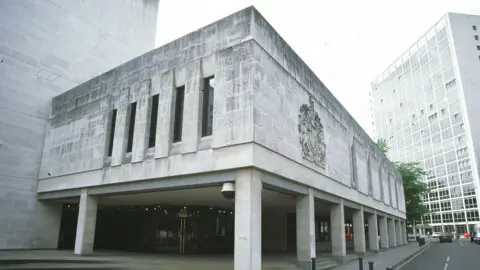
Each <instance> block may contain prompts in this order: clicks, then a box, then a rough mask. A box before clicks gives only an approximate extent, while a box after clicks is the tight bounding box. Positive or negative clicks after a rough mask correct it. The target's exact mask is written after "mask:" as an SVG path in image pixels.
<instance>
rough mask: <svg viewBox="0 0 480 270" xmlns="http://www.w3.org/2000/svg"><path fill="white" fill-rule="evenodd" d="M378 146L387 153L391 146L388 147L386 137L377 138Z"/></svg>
mask: <svg viewBox="0 0 480 270" xmlns="http://www.w3.org/2000/svg"><path fill="white" fill-rule="evenodd" d="M377 146H378V147H379V148H380V150H382V151H383V153H387V152H388V149H390V147H388V145H387V141H386V140H385V139H378V140H377Z"/></svg>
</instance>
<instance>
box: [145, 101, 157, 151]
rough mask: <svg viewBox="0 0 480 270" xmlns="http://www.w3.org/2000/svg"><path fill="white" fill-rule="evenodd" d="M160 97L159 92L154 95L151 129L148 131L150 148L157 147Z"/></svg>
mask: <svg viewBox="0 0 480 270" xmlns="http://www.w3.org/2000/svg"><path fill="white" fill-rule="evenodd" d="M158 97H159V95H158V94H157V95H154V96H152V106H151V110H150V127H149V129H150V130H149V133H148V148H151V147H155V140H156V135H157V120H158Z"/></svg>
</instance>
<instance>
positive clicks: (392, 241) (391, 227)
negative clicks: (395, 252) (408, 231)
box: [387, 218, 397, 247]
mask: <svg viewBox="0 0 480 270" xmlns="http://www.w3.org/2000/svg"><path fill="white" fill-rule="evenodd" d="M387 225H388V244H389V246H390V247H396V246H397V237H396V233H395V222H394V220H393V219H390V218H389V219H387Z"/></svg>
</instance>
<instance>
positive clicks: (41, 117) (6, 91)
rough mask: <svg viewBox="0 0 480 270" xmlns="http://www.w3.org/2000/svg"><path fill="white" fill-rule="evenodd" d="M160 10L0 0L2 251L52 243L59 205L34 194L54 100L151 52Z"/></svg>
mask: <svg viewBox="0 0 480 270" xmlns="http://www.w3.org/2000/svg"><path fill="white" fill-rule="evenodd" d="M157 10H158V0H117V1H115V5H112V3H111V1H109V0H83V1H75V0H35V1H33V0H15V1H10V0H0V37H1V39H0V97H1V98H0V249H22V248H51V247H55V246H56V245H57V241H56V239H57V238H58V236H57V235H54V236H52V235H49V234H48V233H49V232H51V228H52V227H53V228H55V227H58V226H59V224H58V218H59V217H58V215H59V211H60V210H59V209H60V207H52V206H51V205H45V204H43V203H42V202H39V201H37V199H36V195H37V183H38V176H39V170H40V159H41V155H42V150H43V143H44V140H45V130H46V126H47V121H48V119H49V118H50V113H51V105H52V103H51V101H52V98H53V97H54V96H57V95H59V94H61V93H63V92H65V91H67V90H69V89H71V88H73V87H75V86H77V85H79V84H81V83H83V82H85V81H86V80H89V79H91V78H93V77H95V76H98V75H100V74H102V73H104V72H106V71H108V70H109V69H111V68H113V67H115V66H118V65H120V64H122V63H124V62H125V61H127V60H130V59H132V58H133V57H136V56H138V55H139V54H142V53H145V52H147V51H149V50H151V49H153V48H154V45H155V44H154V42H155V35H156V22H157ZM50 219H51V220H50Z"/></svg>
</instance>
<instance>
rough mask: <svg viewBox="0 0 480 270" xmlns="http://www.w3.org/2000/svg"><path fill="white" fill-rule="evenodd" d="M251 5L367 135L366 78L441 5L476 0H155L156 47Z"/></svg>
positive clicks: (449, 8)
mask: <svg viewBox="0 0 480 270" xmlns="http://www.w3.org/2000/svg"><path fill="white" fill-rule="evenodd" d="M250 5H254V6H255V7H256V8H257V9H258V10H259V11H260V13H261V14H262V15H263V16H264V17H265V18H266V19H267V20H268V21H269V22H270V24H271V25H272V26H273V27H274V28H275V29H276V30H277V32H278V33H280V35H281V36H282V37H283V38H284V39H285V40H286V41H287V43H289V45H290V46H291V47H292V48H293V49H294V50H295V51H296V52H297V53H298V54H299V56H300V57H301V58H302V59H303V61H304V62H305V63H307V65H308V66H309V67H310V68H312V69H313V71H314V72H315V73H316V75H317V76H318V77H319V78H320V80H322V81H323V83H324V84H325V85H326V86H327V87H328V88H329V89H330V91H331V92H332V93H333V94H334V95H335V96H336V97H337V98H338V99H339V100H340V102H341V103H342V104H343V105H344V106H345V107H346V108H347V110H348V111H349V112H350V114H352V115H353V117H354V118H355V119H356V120H357V122H359V123H360V124H361V125H362V127H363V128H364V129H365V130H366V131H367V132H368V133H369V134H370V135H371V134H372V125H371V122H372V120H371V117H370V107H369V106H370V105H369V96H368V92H369V91H370V83H371V81H372V80H373V79H374V78H376V77H377V76H378V75H379V74H381V73H382V72H383V70H384V69H386V68H387V67H388V65H390V64H391V63H393V62H394V60H395V59H396V58H398V57H399V56H400V55H401V54H402V53H403V52H404V51H406V50H407V49H408V48H409V47H410V46H411V45H412V44H413V42H414V41H416V40H417V39H418V38H419V37H420V36H421V35H423V33H424V32H426V31H427V30H428V29H429V27H431V26H433V25H434V24H435V23H436V22H437V21H438V20H439V19H440V18H441V16H442V15H443V14H445V13H446V12H463V13H476V14H480V0H455V1H447V0H445V1H441V0H397V1H389V0H362V1H359V0H276V1H275V0H160V6H159V14H158V17H159V19H158V26H157V29H158V31H157V40H156V45H157V46H161V45H163V44H165V43H168V42H170V41H172V40H174V39H176V38H178V37H181V36H183V35H185V34H187V33H189V32H192V31H195V30H197V29H199V28H201V27H203V26H205V25H207V24H209V23H212V22H214V21H216V20H218V19H221V18H223V17H225V16H227V15H229V14H231V13H234V12H236V11H238V10H240V9H243V8H245V7H247V6H250Z"/></svg>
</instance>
